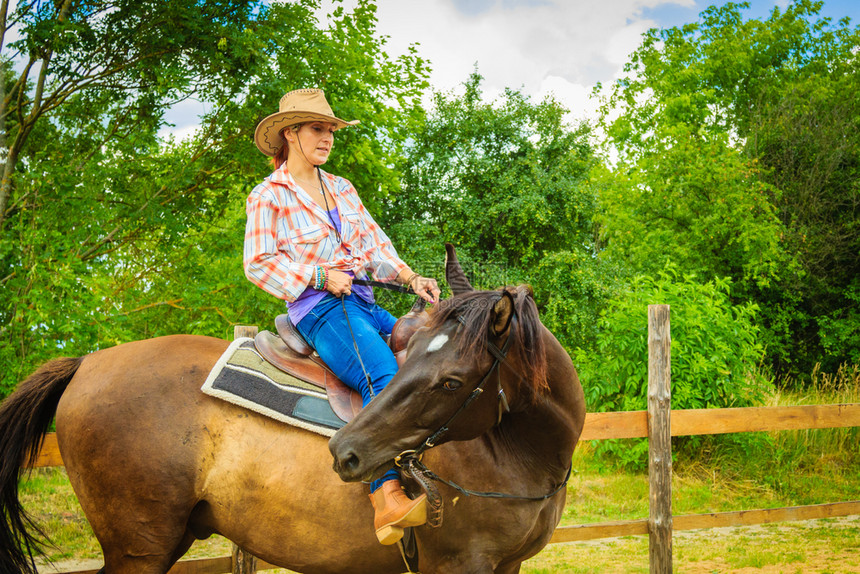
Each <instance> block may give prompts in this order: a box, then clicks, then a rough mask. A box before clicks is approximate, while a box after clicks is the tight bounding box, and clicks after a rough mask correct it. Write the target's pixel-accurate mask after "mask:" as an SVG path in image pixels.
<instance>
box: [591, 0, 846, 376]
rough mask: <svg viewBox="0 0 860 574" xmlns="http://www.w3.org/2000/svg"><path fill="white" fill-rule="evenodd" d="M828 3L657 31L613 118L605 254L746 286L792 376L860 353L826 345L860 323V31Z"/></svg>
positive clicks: (718, 13) (609, 120) (735, 11)
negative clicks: (859, 303) (859, 294)
mask: <svg viewBox="0 0 860 574" xmlns="http://www.w3.org/2000/svg"><path fill="white" fill-rule="evenodd" d="M821 6H822V3H821V2H813V1H810V0H798V1H796V2H794V3H792V4H790V5H789V6H788V8H787V9H786V10H784V11H783V10H780V9H778V8H775V9H774V10H773V11H772V13H771V15H770V17H769V18H767V19H766V20H756V19H747V20H745V19H744V18H743V14H742V12H743V10H744V9H746V8H748V7H749V6H748V4H746V3H743V4H735V3H728V4H726V5H724V6H720V7H716V6H714V7H710V8H708V9H707V10H705V11H704V12H703V13H702V15H701V18H700V20H699V21H698V22H696V23H692V24H688V25H685V26H682V27H679V28H670V29H665V30H651V31H649V32H648V33H647V34H646V35H645V38H644V41H643V44H642V46H641V47H640V48H639V49H638V50H637V51H636V52H635V54H634V55H633V57H632V59H631V62H630V63H629V64H628V65H627V67H626V72H627V75H626V77H625V79H623V80H622V81H620V82H619V83H618V84H617V85H616V86H615V87H614V89H613V93H612V96H611V97H610V98H609V99H608V100H607V101H606V102H605V103H606V106H605V108H604V126H605V128H606V130H607V133H608V134H609V137H610V142H611V143H612V145H614V146H615V147H616V149H617V150H618V152H619V164H618V167H617V169H616V170H615V171H614V174H613V177H612V178H611V184H610V185H608V186H607V187H608V192H607V193H606V194H605V196H604V197H603V200H604V201H603V202H602V206H603V208H604V209H605V212H604V217H603V218H602V220H601V223H602V225H603V232H604V237H605V238H606V240H607V242H608V250H607V254H608V255H612V256H617V257H620V258H621V259H622V260H623V261H624V262H625V263H626V264H628V265H632V266H633V267H634V268H635V269H639V270H643V271H644V270H649V269H651V270H653V269H655V268H659V267H660V266H661V265H662V264H663V263H664V262H665V260H666V259H671V260H672V261H674V262H675V263H677V264H678V265H680V266H681V267H682V268H684V269H689V270H690V271H694V272H696V273H697V274H699V275H700V276H701V277H703V278H706V279H707V278H711V277H720V276H731V277H732V278H734V279H735V281H734V282H733V285H734V287H733V292H732V296H733V297H734V298H735V300H746V299H751V300H754V301H756V302H758V304H759V306H760V308H761V318H762V320H763V321H764V324H765V325H766V326H767V329H766V330H765V331H764V332H763V337H764V342H765V343H766V345H767V348H768V352H769V357H770V360H771V362H772V363H773V364H774V366H775V367H776V368H777V372H783V373H784V372H792V371H793V372H795V373H798V372H799V373H803V372H804V371H805V372H809V371H810V370H811V367H812V365H813V364H814V363H815V362H816V361H818V360H820V359H821V358H822V355H824V354H825V351H826V352H827V354H828V355H829V357H828V358H829V363H830V364H829V365H828V366H829V367H834V366H835V365H836V364H838V363H839V362H841V361H844V360H847V359H849V358H850V356H852V355H856V354H857V353H856V351H855V350H853V349H852V348H850V345H851V344H850V343H849V341H851V340H856V338H852V337H850V336H843V337H841V339H840V340H841V341H843V342H844V343H845V345H847V346H842V347H840V348H837V345H831V346H829V347H826V348H825V346H823V345H822V340H821V338H822V336H823V333H824V330H823V329H824V327H823V326H824V324H825V323H826V324H827V326H828V328H830V329H832V328H833V322H832V321H837V322H839V321H843V320H844V321H849V322H850V321H853V319H851V317H856V315H855V314H853V310H854V309H856V300H855V299H853V298H852V297H851V293H852V291H851V287H850V282H851V280H852V278H853V277H856V275H857V271H858V269H857V265H858V259H857V257H856V254H857V253H858V251H860V234H858V233H857V229H858V226H857V222H858V211H857V210H856V209H855V208H854V207H855V206H856V205H857V200H858V185H857V181H858V179H857V175H858V172H857V164H858V162H857V151H858V146H857V143H858V134H860V131H858V130H857V118H858V117H860V116H858V113H857V111H858V109H857V106H858V103H857V99H856V98H855V97H854V96H853V94H855V93H856V92H857V87H858V86H857V82H858V80H857V78H858V75H857V73H856V71H857V65H858V58H857V54H856V46H857V45H858V42H860V33H858V30H857V28H852V27H851V26H850V23H849V21H848V20H842V21H840V22H838V23H837V24H833V23H832V22H831V21H829V20H828V19H826V18H819V17H818V13H819V11H820V9H821ZM628 232H630V233H628ZM661 254H662V255H661ZM823 318H830V321H829V322H828V321H825V322H822V319H823ZM842 327H844V328H845V329H841V330H840V329H837V330H838V331H840V332H843V333H844V332H845V331H846V329H847V331H849V332H850V331H852V330H854V329H856V328H857V327H858V325H857V324H856V322H853V323H852V325H848V324H845V325H842Z"/></svg>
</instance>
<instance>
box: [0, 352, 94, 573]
mask: <svg viewBox="0 0 860 574" xmlns="http://www.w3.org/2000/svg"><path fill="white" fill-rule="evenodd" d="M82 360H83V359H82V358H76V359H72V358H61V359H55V360H53V361H50V362H48V363H45V364H44V365H42V366H41V367H40V368H39V369H38V370H37V371H36V372H35V373H33V374H32V375H30V376H29V377H28V378H27V380H25V381H24V382H22V383H21V384H20V385H18V389H17V390H16V391H15V392H14V393H12V394H11V395H9V397H8V398H7V399H6V400H4V401H3V402H2V404H0V515H2V516H3V517H5V520H3V521H0V572H25V573H28V574H29V573H32V574H35V572H36V567H35V564H34V563H33V549H34V548H36V547H37V546H38V545H39V540H40V539H43V540H44V539H46V538H47V536H45V534H44V532H42V531H41V529H39V528H38V526H37V525H36V524H35V523H34V522H33V519H32V518H31V517H30V516H28V515H27V513H26V512H25V511H24V508H23V507H22V506H21V502H20V501H19V500H18V479H19V477H20V475H21V471H22V469H23V468H24V467H30V466H32V465H33V463H34V462H35V461H36V458H37V457H38V455H39V449H41V448H42V443H43V442H44V440H45V433H46V432H47V431H48V427H49V426H50V424H51V421H53V420H54V415H55V413H56V412H57V404H58V403H59V402H60V397H61V396H62V394H63V391H65V390H66V387H67V386H68V384H69V381H71V380H72V377H73V376H74V374H75V372H76V371H77V370H78V367H79V366H80V365H81V361H82Z"/></svg>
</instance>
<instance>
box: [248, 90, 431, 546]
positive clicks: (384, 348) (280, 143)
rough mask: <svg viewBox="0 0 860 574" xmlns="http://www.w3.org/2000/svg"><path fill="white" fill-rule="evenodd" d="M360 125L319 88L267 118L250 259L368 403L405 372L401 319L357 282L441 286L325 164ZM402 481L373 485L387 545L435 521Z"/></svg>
mask: <svg viewBox="0 0 860 574" xmlns="http://www.w3.org/2000/svg"><path fill="white" fill-rule="evenodd" d="M357 123H358V121H351V122H347V121H344V120H342V119H339V118H337V117H336V116H335V115H334V113H333V112H332V109H331V107H330V106H329V104H328V102H327V101H326V99H325V95H324V94H323V92H322V90H316V89H302V90H294V91H292V92H289V93H288V94H286V95H285V96H284V97H283V98H281V101H280V109H279V111H278V112H277V113H275V114H272V115H270V116H268V117H267V118H265V119H264V120H263V121H262V122H260V124H259V125H258V126H257V130H256V132H255V135H254V139H255V141H256V144H257V147H258V148H259V149H260V151H262V152H263V153H264V154H266V155H269V156H272V158H273V159H272V161H273V164H274V167H275V171H274V172H273V173H272V174H271V175H270V176H268V177H267V178H266V179H265V180H264V181H263V182H262V183H261V184H259V185H258V186H257V187H255V188H254V190H253V191H252V192H251V194H250V195H249V196H248V200H247V204H246V211H247V215H248V220H247V226H246V229H245V258H244V259H245V261H244V264H245V275H246V276H247V277H248V279H250V280H251V282H253V283H254V284H255V285H257V286H258V287H260V288H262V289H263V290H265V291H267V292H268V293H271V294H272V295H274V296H275V297H278V298H279V299H283V300H286V301H287V306H288V309H289V316H290V321H291V322H292V323H293V325H295V326H296V328H297V329H298V331H299V332H300V333H301V334H302V336H303V337H304V338H305V339H306V340H307V341H308V342H309V343H310V344H311V345H312V346H313V347H314V349H316V351H317V353H318V354H319V356H320V358H321V359H322V360H323V361H325V363H326V364H327V365H328V366H329V368H331V370H332V371H333V372H334V373H335V374H336V375H337V376H338V377H339V378H340V379H341V380H342V381H343V382H345V383H346V384H347V385H349V386H350V387H352V388H353V389H355V390H357V391H358V392H360V393H361V396H362V399H363V404H364V405H365V406H366V405H367V404H368V403H369V402H370V400H371V399H372V398H373V397H374V396H376V395H377V394H378V393H379V392H380V391H382V389H384V388H385V386H386V385H387V384H388V382H389V381H390V380H391V378H392V377H393V376H394V374H395V372H397V362H396V360H395V358H394V354H393V353H392V352H391V350H390V349H389V348H388V345H387V344H386V342H385V340H384V339H383V336H384V335H390V334H391V330H392V327H393V326H394V322H395V318H394V317H393V316H392V315H391V313H389V312H388V311H386V310H385V309H383V308H382V307H380V306H379V305H377V304H376V303H375V302H374V297H373V291H372V290H371V288H370V287H367V286H361V285H353V283H352V280H353V278H365V277H366V276H367V275H371V276H373V277H375V278H376V279H378V280H382V281H392V280H394V281H397V282H398V283H400V284H402V285H408V286H409V287H411V288H412V289H413V290H414V291H415V293H417V294H418V295H420V296H421V297H423V298H424V299H425V300H427V301H429V302H431V303H433V302H435V301H436V300H437V299H438V297H439V295H440V291H439V287H438V286H437V284H436V281H435V280H434V279H431V278H428V277H422V276H420V275H419V274H418V273H414V272H413V271H412V269H411V268H410V267H409V266H408V265H407V264H406V263H404V262H403V261H402V260H401V259H400V258H399V257H398V256H397V252H396V251H395V249H394V247H393V246H392V244H391V241H390V240H389V239H388V237H387V236H386V235H385V233H384V232H383V231H382V229H380V227H379V225H377V223H376V222H375V221H374V220H373V218H372V217H371V215H370V213H368V211H367V209H366V208H365V207H364V204H363V203H362V202H361V199H360V198H359V196H358V193H357V192H356V190H355V187H353V185H352V184H351V183H350V182H349V181H347V180H346V179H344V178H342V177H338V176H335V175H332V174H329V173H325V172H323V171H322V170H321V169H320V166H321V165H323V164H324V163H325V162H326V161H327V160H328V158H329V154H330V153H331V150H332V146H333V144H334V134H335V131H337V130H338V129H340V128H343V127H347V126H352V125H355V124H357ZM399 479H400V475H399V473H398V472H397V471H395V470H391V471H389V472H387V473H386V474H385V475H383V476H382V477H381V478H378V479H377V480H374V481H373V482H371V483H370V492H371V494H370V500H371V503H372V504H373V508H374V510H375V517H374V527H375V529H376V535H377V538H378V539H379V541H380V542H381V543H382V544H394V543H395V542H397V541H398V540H399V539H400V538H401V537H402V535H403V534H402V533H403V527H407V526H418V525H421V524H424V522H425V521H426V515H427V514H426V495H422V496H420V497H418V498H416V499H415V500H412V499H410V498H409V497H407V496H406V494H405V493H404V492H403V490H402V489H401V486H400V480H399Z"/></svg>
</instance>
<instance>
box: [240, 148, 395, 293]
mask: <svg viewBox="0 0 860 574" xmlns="http://www.w3.org/2000/svg"><path fill="white" fill-rule="evenodd" d="M322 176H323V181H324V182H325V185H326V187H327V188H328V190H329V191H330V192H331V195H332V197H333V198H334V201H335V204H336V205H337V209H338V214H339V215H340V223H341V237H342V238H343V242H342V243H339V242H338V240H337V234H336V233H335V227H334V225H333V224H332V222H331V220H330V219H329V217H328V214H327V213H326V211H325V209H324V208H323V207H320V206H319V205H318V204H317V203H316V202H314V201H313V200H312V199H311V197H310V196H309V195H308V194H307V192H305V190H303V189H302V188H301V187H300V186H299V185H298V184H297V183H296V181H295V180H294V179H293V176H292V175H291V174H290V173H289V171H287V167H286V163H284V164H283V165H282V166H281V167H280V168H278V169H277V170H275V171H274V172H273V173H272V174H271V175H270V176H269V177H267V178H266V179H264V180H263V182H262V183H260V184H259V185H258V186H257V187H255V188H254V190H253V191H251V194H250V195H249V196H248V200H247V202H246V204H245V211H246V213H247V215H248V220H247V224H246V226H245V253H244V266H245V276H246V277H247V278H248V279H249V280H250V281H251V282H252V283H254V284H255V285H257V286H258V287H260V288H262V289H263V290H265V291H267V292H268V293H271V294H272V295H274V296H275V297H278V298H280V299H284V300H286V301H294V300H295V299H296V298H297V297H298V296H299V295H301V294H302V292H303V291H304V290H305V289H306V288H307V287H308V286H311V282H312V280H313V277H314V267H315V266H316V265H322V266H324V267H327V268H329V269H337V270H340V271H352V272H353V273H354V274H355V277H356V278H358V279H364V278H367V276H368V274H369V275H371V276H373V277H374V278H375V279H377V280H379V281H394V279H395V278H396V277H397V276H398V275H399V274H400V272H401V271H403V270H404V269H405V268H406V267H407V265H406V263H404V262H403V261H402V260H401V259H400V258H399V257H398V256H397V251H395V249H394V246H393V245H392V244H391V240H390V239H389V238H388V236H387V235H386V234H385V232H383V231H382V229H381V228H380V227H379V225H378V224H377V223H376V221H374V219H373V217H371V215H370V213H368V211H367V209H366V208H365V207H364V204H363V203H362V202H361V199H360V198H359V197H358V193H357V192H356V191H355V187H353V185H352V184H351V183H350V182H349V181H348V180H346V179H344V178H342V177H337V176H334V175H332V174H330V173H326V172H324V171H323V172H322Z"/></svg>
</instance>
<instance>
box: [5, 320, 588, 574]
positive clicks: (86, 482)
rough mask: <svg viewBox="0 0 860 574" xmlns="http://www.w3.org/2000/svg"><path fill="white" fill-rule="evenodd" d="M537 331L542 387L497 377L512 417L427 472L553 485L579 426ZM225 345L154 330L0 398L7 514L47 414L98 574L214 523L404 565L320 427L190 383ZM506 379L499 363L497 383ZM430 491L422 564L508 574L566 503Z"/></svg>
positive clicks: (277, 558) (12, 511) (294, 564)
mask: <svg viewBox="0 0 860 574" xmlns="http://www.w3.org/2000/svg"><path fill="white" fill-rule="evenodd" d="M542 336H543V337H544V342H545V343H546V349H547V358H548V364H549V367H550V370H549V373H548V374H549V376H548V382H549V389H548V391H547V392H546V393H544V394H543V395H542V396H541V397H540V398H538V400H536V401H535V402H534V403H533V404H527V403H526V401H525V400H524V399H523V398H522V395H523V394H524V393H523V392H521V391H518V390H517V389H515V388H513V387H510V388H509V394H510V396H511V411H512V412H511V413H510V414H507V415H505V416H504V418H503V419H502V421H501V423H500V424H498V425H495V424H494V423H495V420H492V421H490V424H488V425H487V428H488V429H489V430H486V429H485V430H486V432H481V433H479V434H480V436H478V438H475V439H473V440H466V441H462V442H449V443H446V444H443V445H440V446H438V447H436V448H433V449H431V450H429V451H428V452H427V453H426V456H425V458H424V463H425V464H426V465H427V466H428V467H429V468H431V469H432V470H433V471H434V472H436V473H437V474H438V475H440V476H443V477H445V478H448V479H450V480H453V481H455V482H457V483H459V484H461V485H463V486H466V487H468V488H471V489H475V490H493V491H503V492H510V493H516V494H523V495H532V496H533V495H540V494H546V493H548V492H550V491H551V490H552V489H553V487H554V486H556V485H558V484H560V483H561V482H562V481H563V480H564V475H565V472H566V470H567V468H568V467H569V464H570V457H571V454H572V451H573V447H574V445H575V443H576V440H577V439H578V437H579V433H580V431H581V428H582V421H583V420H584V407H583V398H582V390H581V388H580V386H579V382H578V380H577V377H576V373H575V371H574V369H573V365H572V364H571V362H570V359H569V357H568V356H567V354H566V353H565V351H564V350H563V349H562V347H561V346H560V345H559V344H558V342H557V341H556V340H555V338H554V337H552V335H550V334H549V333H548V332H547V331H545V330H543V331H542ZM226 347H227V342H225V341H222V340H219V339H212V338H206V337H195V336H174V337H164V338H159V339H151V340H147V341H140V342H135V343H128V344H124V345H120V346H117V347H114V348H110V349H106V350H102V351H98V352H96V353H93V354H91V355H88V356H86V357H84V358H83V359H58V360H56V361H53V362H51V363H48V364H46V365H45V366H44V367H42V369H40V370H39V371H37V372H36V373H35V374H34V375H33V376H31V377H30V378H29V379H28V380H27V381H25V382H24V383H22V384H21V386H20V387H19V390H18V391H16V393H14V394H13V395H12V396H10V397H9V398H8V399H7V400H6V401H5V402H4V403H3V405H2V408H0V431H2V433H3V438H2V443H0V463H2V467H3V470H2V473H0V504H2V506H3V510H4V512H5V514H6V515H7V517H8V518H9V520H11V521H12V522H13V523H14V522H15V521H16V520H18V526H19V527H20V526H23V525H24V523H23V522H21V521H20V508H19V507H18V506H17V505H18V503H17V499H16V497H17V490H16V481H17V473H18V467H19V466H20V465H22V464H23V463H24V462H25V461H26V456H27V453H28V451H32V450H33V449H36V448H38V445H39V442H40V440H41V437H42V435H43V433H44V430H45V428H46V427H47V425H49V424H50V421H51V418H52V416H53V414H54V409H55V408H56V426H57V439H58V442H59V445H60V451H61V453H62V456H63V459H64V462H65V465H66V469H67V472H68V475H69V479H70V481H71V483H72V486H73V487H74V489H75V492H76V494H77V496H78V499H79V500H80V503H81V506H82V507H83V509H84V512H85V514H86V516H87V519H88V520H89V522H90V524H91V525H92V527H93V530H94V532H95V533H96V536H97V537H98V539H99V542H100V543H101V545H102V549H103V551H104V559H105V569H104V571H105V572H106V573H107V574H124V573H135V574H149V573H152V574H156V573H158V574H161V573H164V572H166V571H167V570H168V569H169V567H170V566H171V564H173V563H174V562H175V561H176V560H177V559H178V558H180V557H181V556H182V555H183V554H184V553H185V552H186V550H187V549H188V547H189V546H190V545H191V543H192V542H193V541H194V540H195V539H197V538H205V537H207V536H209V535H211V534H213V533H219V534H221V535H223V536H225V537H226V538H228V539H230V540H233V541H234V542H236V543H237V544H238V545H239V546H241V547H243V548H245V549H246V550H248V551H250V552H251V553H253V554H254V555H256V556H258V557H259V558H261V559H263V560H265V561H267V562H270V563H272V564H276V565H280V566H283V567H286V568H290V569H292V570H296V571H298V572H303V573H332V574H335V573H359V572H367V573H374V574H385V573H392V574H394V573H400V572H403V571H404V570H405V567H404V564H403V562H402V559H401V557H400V554H399V552H398V550H397V549H396V548H395V547H393V546H381V545H379V544H378V542H377V541H376V538H375V536H374V530H373V511H372V508H371V505H370V502H369V501H368V498H367V493H368V489H367V486H365V485H363V484H360V483H346V482H342V481H341V479H340V478H338V476H337V474H335V473H334V472H332V470H331V461H332V459H331V456H330V454H329V452H328V449H327V441H326V439H325V438H324V437H322V436H318V435H314V434H311V433H309V432H307V431H303V430H299V429H296V428H292V427H288V426H285V425H284V424H282V423H279V422H276V421H274V420H270V419H268V418H265V417H263V416H261V415H258V414H256V413H254V412H251V411H247V410H245V409H242V408H239V407H235V406H233V405H230V404H228V403H225V402H222V401H219V400H217V399H214V398H211V397H209V396H207V395H204V394H203V393H202V392H201V391H200V387H201V385H202V384H203V382H204V380H205V378H206V376H207V374H208V373H209V371H210V369H211V368H212V366H213V365H214V363H215V362H216V360H217V359H218V357H219V356H220V355H221V354H222V352H223V351H224V350H225V349H226ZM409 361H410V359H407V364H406V366H405V367H404V369H405V370H408V369H409V368H410V367H409V364H410V362H409ZM487 363H488V361H487V360H486V359H481V361H478V363H476V365H475V366H477V367H479V368H480V367H481V366H482V365H484V366H486V364H487ZM510 367H512V368H513V369H516V368H517V362H516V360H515V359H514V360H513V361H512V364H511V365H510ZM403 372H404V370H403V369H402V370H401V374H402V373H403ZM401 374H398V377H397V378H400V377H401ZM511 376H512V375H511V374H510V373H508V374H505V371H504V370H503V371H502V373H501V379H500V381H508V379H509V378H510V377H511ZM397 378H396V379H395V381H392V383H391V384H390V385H389V389H396V388H397V384H396V382H397ZM506 384H507V383H506ZM389 389H386V391H385V393H382V394H380V396H379V397H378V398H377V399H375V401H374V402H377V401H381V400H382V399H383V397H385V396H387V395H388V394H390V393H392V392H393V391H390V390H389ZM372 405H373V403H371V406H372ZM472 408H473V412H472V413H470V416H469V417H468V418H469V419H470V420H472V421H473V422H475V421H481V420H484V419H486V418H487V417H486V416H484V415H483V414H482V413H484V412H485V411H487V409H491V410H492V412H493V414H492V416H491V417H490V418H494V417H495V416H496V415H495V413H496V405H495V403H488V402H487V401H484V400H483V399H481V400H478V401H476V402H475V403H474V405H473V407H470V409H472ZM365 414H368V415H373V413H365V412H363V413H361V414H359V417H358V418H357V419H356V421H363V422H360V423H359V425H358V427H359V428H366V427H367V424H368V422H372V420H373V417H372V416H371V417H370V418H369V417H368V416H364V415H365ZM356 421H354V423H355V422H356ZM377 422H379V423H382V424H383V425H385V422H386V421H385V420H381V419H377ZM426 422H427V423H428V425H432V424H433V422H432V421H429V420H428V421H426ZM352 426H353V423H351V424H350V425H348V426H347V427H346V428H347V429H349V428H351V427H352ZM389 430H390V429H389ZM431 430H432V429H431ZM453 431H454V432H453V434H452V438H457V437H456V435H457V433H458V431H457V429H453ZM342 432H344V431H340V432H339V433H338V434H340V433H342ZM470 432H471V431H470ZM407 434H408V433H407ZM412 438H413V437H405V439H404V440H411V439H412ZM415 438H421V437H415ZM385 456H387V455H385ZM381 462H382V461H381V460H380V463H381ZM373 464H374V465H376V466H379V465H377V464H376V462H374V463H373ZM352 479H354V477H353V478H352ZM440 490H441V493H442V496H443V499H444V501H445V510H444V519H443V520H444V522H443V525H442V527H441V528H438V529H434V528H430V527H429V526H422V527H419V528H417V529H416V530H415V534H416V539H417V541H418V547H419V552H420V570H421V572H423V573H424V574H434V573H455V572H456V573H460V572H464V573H471V572H474V573H490V572H496V573H515V572H518V571H519V568H520V563H521V562H522V561H523V560H525V559H526V558H528V557H529V556H532V555H534V554H535V553H537V552H538V551H539V550H540V549H541V548H542V547H543V546H544V545H545V544H546V543H547V542H548V541H549V538H550V536H551V535H552V532H553V530H554V528H555V526H556V525H557V523H558V521H559V519H560V517H561V512H562V509H563V506H564V500H565V494H564V489H562V490H561V491H560V492H559V493H558V494H557V495H555V496H553V497H551V498H550V499H548V500H544V501H540V502H534V501H524V500H495V499H488V498H476V497H466V496H463V495H459V494H458V493H457V492H456V491H454V490H453V489H450V488H448V487H445V486H443V487H442V488H441V489H440ZM13 500H14V504H13V502H12V501H13ZM0 530H2V532H0V571H3V572H7V571H9V572H13V571H21V570H23V569H24V568H25V565H26V563H27V559H26V554H25V553H22V552H21V551H20V550H18V551H17V554H16V550H15V549H13V548H12V546H13V545H15V539H16V538H20V537H21V536H23V534H22V533H21V531H20V528H18V529H16V528H11V529H10V527H9V526H8V523H4V524H0Z"/></svg>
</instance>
